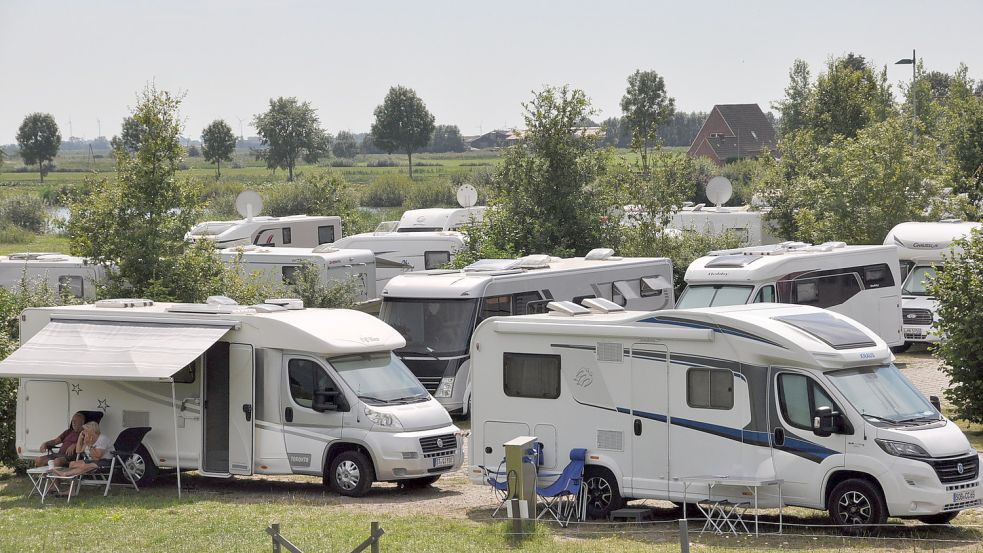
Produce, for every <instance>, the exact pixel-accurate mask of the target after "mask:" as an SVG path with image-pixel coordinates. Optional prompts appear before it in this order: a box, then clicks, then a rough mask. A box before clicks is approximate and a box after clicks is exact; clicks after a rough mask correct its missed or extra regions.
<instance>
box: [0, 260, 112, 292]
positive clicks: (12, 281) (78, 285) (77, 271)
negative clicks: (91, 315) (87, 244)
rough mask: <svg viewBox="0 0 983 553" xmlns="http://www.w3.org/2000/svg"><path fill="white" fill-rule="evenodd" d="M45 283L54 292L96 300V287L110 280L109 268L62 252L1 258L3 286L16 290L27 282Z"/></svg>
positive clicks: (0, 284) (0, 273)
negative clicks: (107, 278) (107, 270)
mask: <svg viewBox="0 0 983 553" xmlns="http://www.w3.org/2000/svg"><path fill="white" fill-rule="evenodd" d="M25 278H26V279H27V282H28V283H32V282H37V281H39V280H40V281H43V282H44V283H45V284H47V286H48V287H49V288H50V289H51V290H52V291H54V292H56V293H58V294H61V293H63V292H64V293H67V294H69V295H70V296H72V297H76V298H82V299H93V298H95V297H96V285H97V284H98V283H101V282H104V281H105V280H106V269H105V267H103V266H102V265H99V264H95V263H92V262H91V261H89V260H88V259H85V258H84V257H74V256H70V255H64V254H60V253H33V252H32V253H12V254H10V255H2V256H0V286H2V287H4V288H14V287H16V286H18V285H20V283H21V281H22V280H23V279H25Z"/></svg>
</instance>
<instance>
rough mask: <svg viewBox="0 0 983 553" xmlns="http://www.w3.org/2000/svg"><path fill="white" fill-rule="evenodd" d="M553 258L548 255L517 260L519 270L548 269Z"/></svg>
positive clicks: (530, 256) (529, 256) (528, 256)
mask: <svg viewBox="0 0 983 553" xmlns="http://www.w3.org/2000/svg"><path fill="white" fill-rule="evenodd" d="M552 259H553V258H552V257H550V256H548V255H546V254H537V255H527V256H525V257H520V258H519V259H517V260H516V264H515V267H516V268H518V269H546V268H548V267H549V266H550V261H551V260H552Z"/></svg>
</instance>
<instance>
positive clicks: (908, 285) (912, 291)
mask: <svg viewBox="0 0 983 553" xmlns="http://www.w3.org/2000/svg"><path fill="white" fill-rule="evenodd" d="M934 276H935V268H934V267H926V266H924V265H923V266H920V267H915V268H914V269H912V270H911V272H910V273H908V279H907V280H905V281H904V286H903V287H902V290H901V293H902V294H904V295H906V296H927V295H928V291H927V290H925V284H927V283H928V281H929V279H931V278H932V277H934Z"/></svg>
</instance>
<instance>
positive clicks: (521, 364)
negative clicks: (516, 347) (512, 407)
mask: <svg viewBox="0 0 983 553" xmlns="http://www.w3.org/2000/svg"><path fill="white" fill-rule="evenodd" d="M502 376H503V386H504V389H505V395H507V396H509V397H528V398H535V399H556V398H558V397H560V356H559V355H542V354H532V353H505V354H503V356H502Z"/></svg>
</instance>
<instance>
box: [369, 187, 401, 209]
mask: <svg viewBox="0 0 983 553" xmlns="http://www.w3.org/2000/svg"><path fill="white" fill-rule="evenodd" d="M405 200H406V194H405V193H404V192H403V190H402V189H401V188H400V187H397V186H392V185H389V184H384V183H380V182H376V183H373V184H371V185H369V186H368V187H367V188H366V189H365V190H364V191H363V192H362V201H361V204H362V205H363V206H365V207H399V206H401V205H403V202H404V201H405Z"/></svg>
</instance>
